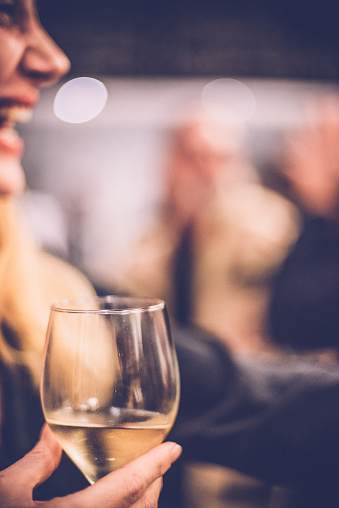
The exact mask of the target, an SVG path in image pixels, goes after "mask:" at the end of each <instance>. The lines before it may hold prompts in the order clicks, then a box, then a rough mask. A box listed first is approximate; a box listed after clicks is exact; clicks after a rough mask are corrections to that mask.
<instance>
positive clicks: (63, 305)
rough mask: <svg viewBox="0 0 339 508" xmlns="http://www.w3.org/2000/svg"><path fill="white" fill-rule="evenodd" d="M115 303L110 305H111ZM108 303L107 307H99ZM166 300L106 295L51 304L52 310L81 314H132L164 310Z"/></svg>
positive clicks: (64, 300)
mask: <svg viewBox="0 0 339 508" xmlns="http://www.w3.org/2000/svg"><path fill="white" fill-rule="evenodd" d="M110 304H111V305H115V306H114V307H109V305H110ZM98 305H99V306H100V305H101V306H104V305H107V308H98ZM165 307H166V304H165V301H164V300H162V299H161V298H155V297H148V296H128V295H106V296H93V297H83V298H70V299H63V300H59V301H57V302H55V303H53V304H52V305H51V311H55V312H65V313H66V312H67V313H79V314H130V313H137V312H148V311H152V312H153V311H156V310H164V309H165Z"/></svg>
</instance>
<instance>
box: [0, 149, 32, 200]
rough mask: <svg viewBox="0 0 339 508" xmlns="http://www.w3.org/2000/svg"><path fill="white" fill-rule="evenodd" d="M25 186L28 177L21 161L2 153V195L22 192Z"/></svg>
mask: <svg viewBox="0 0 339 508" xmlns="http://www.w3.org/2000/svg"><path fill="white" fill-rule="evenodd" d="M25 186H26V178H25V173H24V170H23V168H22V166H21V163H20V161H19V160H18V159H16V158H11V157H2V156H1V154H0V196H8V197H10V196H16V195H18V194H22V192H23V191H24V189H25Z"/></svg>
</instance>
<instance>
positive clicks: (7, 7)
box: [0, 0, 15, 27]
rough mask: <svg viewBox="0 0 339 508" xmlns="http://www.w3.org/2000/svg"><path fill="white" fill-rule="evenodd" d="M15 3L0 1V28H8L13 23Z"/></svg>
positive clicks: (5, 0)
mask: <svg viewBox="0 0 339 508" xmlns="http://www.w3.org/2000/svg"><path fill="white" fill-rule="evenodd" d="M14 12H15V2H14V1H12V0H3V1H1V0H0V26H4V27H9V26H11V25H12V23H13V19H14Z"/></svg>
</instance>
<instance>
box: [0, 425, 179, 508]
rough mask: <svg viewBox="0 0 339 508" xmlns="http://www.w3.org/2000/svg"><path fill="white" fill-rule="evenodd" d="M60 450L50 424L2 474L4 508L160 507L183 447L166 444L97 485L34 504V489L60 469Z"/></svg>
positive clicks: (2, 505) (2, 503)
mask: <svg viewBox="0 0 339 508" xmlns="http://www.w3.org/2000/svg"><path fill="white" fill-rule="evenodd" d="M61 453H62V451H61V447H60V445H59V444H58V442H57V441H56V439H55V437H54V436H53V434H52V432H51V430H50V429H49V427H48V426H47V425H45V426H44V428H43V430H42V432H41V436H40V440H39V441H38V443H37V444H36V446H35V447H34V448H33V450H31V451H30V452H29V453H27V454H26V455H25V456H24V457H23V458H22V459H21V460H19V461H18V462H16V463H15V464H13V465H12V466H10V467H8V468H7V469H5V470H3V471H1V472H0V499H1V507H2V508H37V507H39V508H79V507H81V508H97V507H98V506H100V508H130V507H132V506H133V507H134V508H138V507H142V506H157V501H158V498H159V495H160V492H161V487H162V475H163V474H164V473H165V472H166V471H167V470H168V469H169V468H170V466H171V464H172V463H173V462H174V461H175V460H176V459H177V458H178V457H179V456H180V454H181V447H180V446H179V445H177V444H175V443H170V442H167V443H163V444H161V445H159V446H157V447H156V448H153V449H152V450H150V451H149V452H147V453H145V454H144V455H142V456H141V457H139V458H137V459H135V460H134V461H133V462H130V463H129V464H127V465H126V466H125V467H123V468H121V469H119V470H117V471H115V472H113V473H110V474H109V475H107V476H105V477H104V478H102V479H101V480H99V481H98V482H96V483H95V484H94V485H91V486H90V487H88V488H86V489H84V490H82V491H80V492H77V493H75V494H71V495H69V496H66V497H61V498H55V499H52V500H51V501H45V502H41V501H33V490H34V488H35V487H37V486H38V485H40V484H41V483H43V482H44V481H45V480H46V479H47V478H48V477H49V476H50V475H51V474H52V473H53V471H54V470H55V469H56V468H57V466H58V465H59V462H60V458H61Z"/></svg>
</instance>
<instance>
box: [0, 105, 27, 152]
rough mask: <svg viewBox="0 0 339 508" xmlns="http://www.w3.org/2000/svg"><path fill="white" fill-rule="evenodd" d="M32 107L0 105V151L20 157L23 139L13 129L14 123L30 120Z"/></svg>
mask: <svg viewBox="0 0 339 508" xmlns="http://www.w3.org/2000/svg"><path fill="white" fill-rule="evenodd" d="M31 116H32V108H29V107H27V106H22V105H20V106H18V105H11V106H8V105H5V106H0V151H1V152H2V153H5V154H8V155H12V156H13V155H14V156H15V157H20V156H21V154H22V151H23V141H22V139H21V138H20V137H19V135H18V133H17V131H16V130H15V125H16V123H23V122H27V121H28V120H30V118H31Z"/></svg>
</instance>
